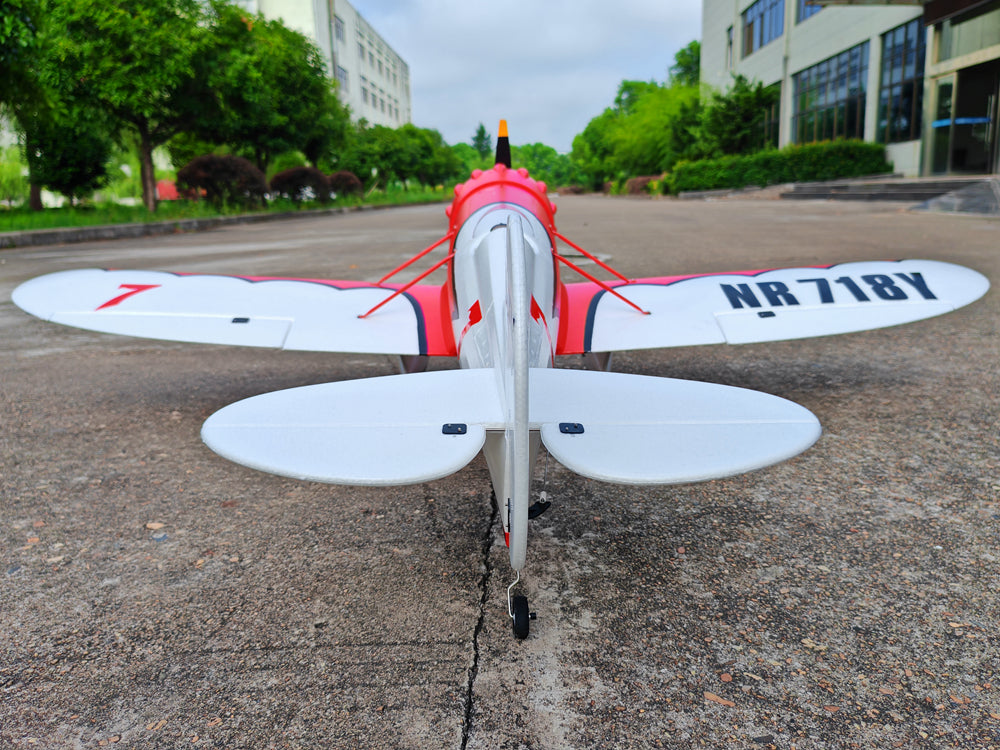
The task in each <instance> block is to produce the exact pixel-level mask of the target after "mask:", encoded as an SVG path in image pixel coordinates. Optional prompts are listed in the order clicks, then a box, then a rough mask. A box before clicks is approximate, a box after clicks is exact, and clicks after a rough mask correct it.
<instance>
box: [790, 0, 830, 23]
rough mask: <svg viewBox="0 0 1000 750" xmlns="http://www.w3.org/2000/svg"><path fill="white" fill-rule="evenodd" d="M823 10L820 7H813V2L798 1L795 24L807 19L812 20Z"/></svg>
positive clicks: (811, 0) (807, 0)
mask: <svg viewBox="0 0 1000 750" xmlns="http://www.w3.org/2000/svg"><path fill="white" fill-rule="evenodd" d="M821 10H823V6H822V5H814V4H813V0H798V8H797V9H796V15H795V23H802V22H803V21H805V20H806V19H807V18H812V17H813V16H815V15H816V14H817V13H819V12H820V11H821Z"/></svg>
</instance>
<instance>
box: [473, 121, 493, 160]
mask: <svg viewBox="0 0 1000 750" xmlns="http://www.w3.org/2000/svg"><path fill="white" fill-rule="evenodd" d="M472 148H473V149H474V150H475V152H476V153H477V154H479V158H480V159H488V158H489V157H490V154H492V153H493V138H492V136H490V134H489V133H488V132H486V126H485V125H483V124H482V123H479V127H478V128H476V132H475V133H474V134H473V136H472Z"/></svg>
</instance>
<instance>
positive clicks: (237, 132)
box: [193, 1, 349, 171]
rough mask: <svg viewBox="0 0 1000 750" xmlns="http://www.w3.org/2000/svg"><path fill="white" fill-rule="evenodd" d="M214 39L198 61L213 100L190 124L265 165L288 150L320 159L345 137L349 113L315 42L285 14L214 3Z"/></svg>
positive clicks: (312, 159)
mask: <svg viewBox="0 0 1000 750" xmlns="http://www.w3.org/2000/svg"><path fill="white" fill-rule="evenodd" d="M211 16H212V25H211V33H212V37H213V45H212V47H211V48H210V49H209V50H207V52H206V53H205V54H204V55H203V56H202V57H200V58H199V59H198V60H197V61H196V64H197V65H198V69H199V77H200V78H201V79H202V80H203V81H204V84H205V86H206V88H207V90H208V91H210V92H212V98H213V103H214V107H207V108H204V109H202V110H201V112H200V114H201V117H199V118H197V119H196V120H195V121H194V123H193V125H194V128H193V129H194V130H195V131H196V132H197V134H198V135H199V136H200V137H201V138H203V139H205V140H207V141H214V142H217V143H225V144H227V145H228V146H230V147H231V148H233V149H234V150H236V151H237V152H240V153H244V154H246V155H247V156H249V157H251V158H252V160H253V161H254V162H255V163H256V165H257V167H258V168H259V169H260V170H261V171H266V169H267V165H268V162H269V161H270V160H271V159H272V158H273V157H274V156H275V155H276V154H279V153H282V152H285V151H291V150H298V151H302V152H303V153H304V154H305V155H306V158H307V159H308V160H309V161H310V162H311V163H312V164H313V165H314V166H315V165H316V164H317V163H318V162H319V161H320V160H323V159H325V158H327V157H329V156H330V155H331V154H332V152H333V151H334V150H335V149H337V148H338V147H340V146H341V145H342V144H343V141H344V137H345V134H346V131H347V126H348V122H349V116H348V112H347V109H346V108H345V107H344V105H342V104H341V103H340V101H339V100H338V99H337V97H336V94H335V90H334V87H333V82H332V81H330V79H328V78H327V76H326V65H325V64H324V62H323V58H322V56H321V54H320V52H319V50H318V49H317V48H316V46H315V45H314V44H313V43H312V42H311V41H310V40H308V39H307V38H306V37H305V36H303V35H302V34H300V33H299V32H297V31H293V30H291V29H289V28H287V27H286V26H284V25H283V24H282V23H281V22H280V21H276V20H267V19H265V18H264V17H263V16H261V15H251V14H249V13H247V12H246V11H244V10H243V9H241V8H239V7H237V6H235V5H230V4H229V3H225V2H217V1H216V2H213V3H212V4H211Z"/></svg>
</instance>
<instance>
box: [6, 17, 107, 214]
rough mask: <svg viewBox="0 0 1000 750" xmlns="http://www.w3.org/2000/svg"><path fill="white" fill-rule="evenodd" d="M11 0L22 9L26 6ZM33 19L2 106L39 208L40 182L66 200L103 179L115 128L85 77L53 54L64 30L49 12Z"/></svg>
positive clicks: (72, 198)
mask: <svg viewBox="0 0 1000 750" xmlns="http://www.w3.org/2000/svg"><path fill="white" fill-rule="evenodd" d="M54 1H55V0H53V2H54ZM14 4H15V5H20V6H21V8H22V9H23V8H25V7H27V5H28V4H27V3H24V2H20V1H19V2H17V3H14ZM43 7H44V9H45V10H49V9H51V3H45V4H44V5H43V4H42V3H37V4H33V9H34V10H35V11H38V10H39V9H41V8H43ZM18 18H21V19H23V18H25V16H24V15H23V14H22V15H17V14H15V15H14V17H13V19H14V21H15V26H16V25H17V24H16V22H17V20H18ZM37 19H38V21H39V22H38V23H37V24H35V23H34V21H32V20H31V19H29V20H28V22H29V23H30V24H31V36H30V41H25V39H24V38H22V42H23V44H22V46H21V48H20V49H21V53H22V54H21V55H14V62H15V65H16V64H17V62H18V61H21V62H24V60H25V59H29V58H30V66H29V67H28V68H27V70H25V71H22V75H21V76H20V78H19V80H18V81H17V82H16V83H15V84H14V85H15V89H16V95H15V96H11V97H10V98H9V100H8V103H7V109H8V111H9V112H10V113H11V114H12V115H13V117H14V119H15V120H16V122H17V125H18V128H19V129H20V131H21V136H22V141H23V144H24V153H25V160H26V162H27V164H28V168H29V171H30V175H31V205H32V208H33V209H37V210H40V209H41V208H42V206H41V197H40V191H41V188H42V187H48V188H50V189H52V190H55V191H57V192H60V193H63V194H64V195H66V196H67V197H68V198H69V199H70V202H71V203H72V202H75V201H76V200H77V199H78V198H80V197H83V196H85V195H89V194H90V193H91V192H93V190H94V189H95V188H96V187H98V186H99V185H100V184H102V183H103V182H104V181H105V179H106V172H107V170H106V162H107V160H108V157H109V155H110V152H111V149H112V147H113V136H114V135H115V131H114V127H113V125H111V124H110V123H109V120H108V118H107V117H106V116H105V114H104V112H102V111H101V109H100V108H99V107H97V106H95V104H94V102H93V99H92V96H91V88H90V82H89V81H87V80H81V79H80V78H79V77H78V76H77V75H76V74H75V71H73V69H72V68H71V67H70V66H67V65H65V64H64V62H63V60H62V59H61V57H60V55H59V54H58V51H59V49H60V48H59V42H60V41H61V40H62V39H63V38H64V35H65V32H64V30H63V29H62V28H61V27H60V26H59V25H58V24H55V23H53V22H52V21H51V17H50V14H49V13H45V14H41V13H40V14H39V15H38V16H37ZM8 20H10V19H5V18H2V17H0V27H2V28H4V29H9V26H8V25H7V24H6V21H8ZM8 38H9V37H8Z"/></svg>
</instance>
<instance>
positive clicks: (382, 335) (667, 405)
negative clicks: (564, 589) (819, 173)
mask: <svg viewBox="0 0 1000 750" xmlns="http://www.w3.org/2000/svg"><path fill="white" fill-rule="evenodd" d="M500 135H501V137H500V139H499V140H498V149H497V164H496V165H495V166H494V167H493V168H492V169H489V170H486V171H478V170H477V171H476V172H474V173H473V174H472V177H471V179H470V180H468V181H467V182H465V183H463V184H461V185H459V186H457V187H456V188H455V199H454V201H453V202H452V204H451V206H450V207H449V208H448V209H447V211H446V213H447V215H448V218H449V227H448V231H447V233H446V234H445V236H444V237H443V238H442V239H441V240H439V241H438V242H436V243H434V244H433V245H431V246H430V247H429V248H427V249H426V250H424V251H423V252H422V253H419V254H418V255H417V256H415V257H414V258H413V259H412V260H411V261H409V262H408V263H406V264H404V265H403V266H401V267H400V268H399V269H396V270H395V271H393V272H392V273H390V274H389V275H388V276H386V277H383V278H382V279H381V280H379V281H377V282H358V281H324V280H311V279H273V278H261V277H225V276H199V275H177V274H171V273H164V272H152V271H102V270H96V269H86V270H78V271H63V272H59V273H54V274H50V275H48V276H43V277H40V278H38V279H34V280H32V281H29V282H27V283H25V284H23V285H21V286H20V287H18V288H17V289H16V290H15V292H14V301H15V302H16V303H17V304H18V305H19V306H21V307H22V308H23V309H25V310H26V311H28V312H30V313H33V314H35V315H37V316H39V317H42V318H44V319H46V320H52V321H54V322H59V323H65V324H68V325H75V326H79V327H83V328H89V329H93V330H98V331H106V332H112V333H120V334H128V335H138V336H147V337H152V338H161V339H171V340H180V341H193V342H206V343H222V344H237V345H251V346H267V347H276V348H285V349H300V350H311V351H332V352H368V353H387V354H397V355H400V356H401V357H402V358H403V362H404V365H405V366H404V369H405V370H407V371H409V373H410V374H404V375H398V376H390V377H383V378H371V379H364V380H352V381H346V382H339V383H328V384H325V385H317V386H307V387H303V388H293V389H290V390H287V391H278V392H275V393H268V394H263V395H260V396H255V397H253V398H249V399H246V400H244V401H240V402H238V403H235V404H232V405H230V406H227V407H225V408H223V409H221V410H220V411H218V412H216V413H215V414H214V415H212V416H211V417H210V418H209V419H208V420H207V421H206V422H205V425H204V427H203V429H202V437H203V439H204V440H205V442H206V443H207V444H208V445H209V446H210V447H211V448H212V449H213V450H215V451H216V452H218V453H220V454H221V455H223V456H225V457H227V458H230V459H231V460H233V461H236V462H238V463H241V464H244V465H247V466H251V467H253V468H257V469H261V470H263V471H269V472H272V473H277V474H281V475H285V476H291V477H296V478H301V479H307V480H316V481H324V482H333V483H342V484H368V485H391V484H408V483H416V482H425V481H430V480H433V479H436V478H439V477H442V476H446V475H448V474H450V473H453V472H455V471H458V470H459V469H461V468H462V467H464V466H465V465H466V464H467V463H468V462H469V461H471V460H472V459H473V458H474V457H475V456H476V455H477V454H478V453H479V452H480V451H482V452H483V453H484V455H485V457H486V461H487V464H488V466H489V471H490V476H491V479H492V483H493V488H494V492H495V494H496V500H497V505H498V509H499V514H500V517H501V519H502V522H503V527H504V532H505V539H506V541H507V544H508V547H509V548H510V561H511V566H512V568H513V569H514V570H515V571H516V572H517V574H518V575H517V579H516V580H515V583H516V582H517V580H519V579H520V571H521V569H522V568H523V567H524V565H525V559H526V548H527V538H528V520H529V506H530V495H531V476H532V466H533V462H534V458H535V456H536V454H537V453H538V449H539V445H540V444H544V445H545V447H546V450H547V451H548V452H549V454H551V455H552V456H553V457H554V458H555V459H556V460H558V461H560V462H561V463H562V464H563V465H565V466H566V467H567V468H570V469H572V470H574V471H576V472H578V473H580V474H583V475H585V476H588V477H592V478H594V479H599V480H602V481H610V482H621V483H636V484H640V483H650V484H652V483H661V484H662V483H677V482H692V481H700V480H706V479H713V478H717V477H724V476H729V475H733V474H738V473H741V472H744V471H750V470H753V469H757V468H761V467H764V466H768V465H770V464H773V463H776V462H778V461H782V460H784V459H787V458H790V457H792V456H794V455H796V454H798V453H799V452H801V451H803V450H805V449H806V448H807V447H809V446H810V445H811V444H812V443H813V442H814V441H815V440H816V439H817V438H818V437H819V434H820V426H819V423H818V421H817V420H816V418H815V417H814V416H813V415H812V414H811V413H810V412H809V411H808V410H806V409H805V408H803V407H801V406H798V405H797V404H793V403H791V402H789V401H786V400H784V399H781V398H778V397H775V396H770V395H767V394H763V393H759V392H756V391H748V390H744V389H740V388H732V387H728V386H722V385H715V384H710V383H698V382H691V381H682V380H672V379H667V378H653V377H645V376H638V375H624V374H615V373H610V372H603V371H592V370H568V369H555V368H553V367H552V365H553V364H554V361H555V357H556V356H557V355H565V354H581V355H585V356H586V357H588V359H587V362H588V363H589V364H591V365H596V364H598V363H605V362H606V361H607V357H606V353H608V352H611V351H616V350H624V349H642V348H652V347H667V346H687V345H694V344H716V343H748V342H764V341H776V340H780V339H794V338H800V337H807V336H821V335H828V334H834V333H847V332H850V331H859V330H865V329H869V328H878V327H884V326H890V325H895V324H898V323H905V322H909V321H913V320H918V319H921V318H926V317H930V316H933V315H938V314H941V313H944V312H948V311H950V310H953V309H955V308H956V307H960V306H962V305H965V304H968V303H970V302H972V301H973V300H975V299H978V298H979V297H980V296H982V295H983V294H985V292H986V290H987V289H988V288H989V282H988V281H987V280H986V278H985V277H983V276H982V275H980V274H979V273H977V272H975V271H971V270H969V269H966V268H962V267H960V266H955V265H951V264H947V263H940V262H937V261H926V260H906V261H863V262H857V263H849V264H841V265H837V266H832V267H816V268H792V269H783V270H763V271H742V272H735V273H729V274H707V275H693V276H667V277H657V278H647V279H631V280H630V279H627V278H626V277H625V276H623V275H621V274H619V273H618V272H616V271H614V270H613V269H611V268H610V267H609V266H607V265H606V264H604V263H602V262H601V261H599V260H597V259H596V258H595V257H594V256H591V255H589V254H588V253H586V251H584V250H583V249H582V248H580V247H578V246H576V245H573V244H572V243H570V242H569V240H567V239H566V238H565V237H563V236H562V235H561V234H559V233H558V231H557V230H556V227H555V221H554V216H555V207H554V206H553V205H552V203H551V202H550V200H549V198H548V194H547V190H546V187H545V185H544V184H542V183H539V182H536V181H535V180H533V179H531V178H530V177H529V176H528V173H527V171H526V170H523V169H519V170H514V169H511V168H510V161H509V148H508V146H507V138H506V132H505V125H503V124H501V134H500ZM560 242H563V243H566V244H568V245H570V246H571V247H573V248H575V249H576V250H577V251H579V252H580V253H583V254H585V255H587V256H588V257H589V258H590V259H591V260H593V261H594V262H595V263H596V265H598V266H600V267H601V268H602V269H604V271H606V272H610V273H611V274H613V275H614V276H615V277H616V278H615V279H613V280H612V281H609V282H604V281H599V280H598V279H596V278H595V277H593V276H591V275H589V274H587V273H586V272H585V271H584V270H583V269H580V268H579V267H577V266H575V265H574V264H573V263H572V262H571V261H570V260H569V259H568V258H567V257H566V256H565V255H563V254H561V253H560V252H559V248H558V246H559V243H560ZM439 246H446V248H447V252H446V254H445V257H444V258H443V259H442V260H441V261H440V262H438V263H437V264H435V265H433V266H432V267H431V268H430V269H428V270H427V271H425V272H424V273H422V274H421V275H419V276H418V277H417V278H416V279H414V280H413V281H412V282H409V283H407V284H402V285H400V284H389V283H388V280H389V279H390V278H391V277H392V276H394V275H395V274H396V273H397V272H399V271H401V270H403V269H405V268H407V267H409V265H410V263H412V262H413V261H414V260H417V259H418V258H421V257H423V256H424V255H426V254H427V253H429V252H431V251H433V250H434V249H435V248H437V247H439ZM563 265H565V266H567V267H570V268H572V269H574V270H576V271H578V272H579V273H581V274H582V275H583V276H584V277H585V278H586V279H587V280H586V281H583V282H573V283H565V282H564V281H563V280H562V279H561V278H560V269H561V267H562V266H563ZM441 266H446V267H447V274H448V278H447V280H446V281H445V283H444V284H442V285H433V284H421V283H418V282H421V281H422V280H423V279H424V278H425V277H426V276H428V275H429V274H430V273H431V272H433V271H434V270H435V269H437V268H439V267H441ZM430 356H447V357H455V356H457V358H458V362H459V364H460V366H461V369H458V370H439V371H433V372H418V371H419V370H422V369H423V368H424V365H425V364H426V361H427V358H428V357H430ZM513 586H514V584H511V587H513ZM508 607H509V612H510V614H511V617H512V619H513V622H514V631H515V633H516V634H517V635H518V636H519V637H524V636H526V635H527V633H528V617H529V615H528V610H527V601H526V599H525V598H524V597H523V596H513V597H512V596H511V590H510V589H508Z"/></svg>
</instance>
